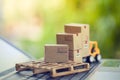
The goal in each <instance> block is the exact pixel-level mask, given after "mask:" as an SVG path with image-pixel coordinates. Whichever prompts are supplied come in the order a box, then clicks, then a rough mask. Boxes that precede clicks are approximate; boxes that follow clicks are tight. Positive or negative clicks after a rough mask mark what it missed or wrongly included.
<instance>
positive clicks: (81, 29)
mask: <svg viewBox="0 0 120 80" xmlns="http://www.w3.org/2000/svg"><path fill="white" fill-rule="evenodd" d="M64 28H65V29H64V30H65V32H66V33H73V34H78V33H79V34H81V35H80V36H79V39H80V42H78V44H81V45H82V48H81V50H82V56H83V57H86V56H88V55H89V25H88V24H66V25H65V26H64ZM79 34H78V35H79ZM81 36H82V37H81Z"/></svg>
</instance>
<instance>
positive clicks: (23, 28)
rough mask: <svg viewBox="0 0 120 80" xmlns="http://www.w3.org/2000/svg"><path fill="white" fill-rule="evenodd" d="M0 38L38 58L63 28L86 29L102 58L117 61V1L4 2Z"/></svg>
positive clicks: (119, 14) (119, 43) (119, 18)
mask: <svg viewBox="0 0 120 80" xmlns="http://www.w3.org/2000/svg"><path fill="white" fill-rule="evenodd" d="M2 3H3V4H2V7H1V8H2V17H1V21H2V23H1V24H2V27H0V34H1V35H3V36H5V37H7V39H8V40H10V41H12V42H13V43H14V44H15V45H17V46H18V47H19V48H21V49H22V50H24V51H26V52H27V53H29V54H31V55H33V56H35V57H36V58H41V57H43V56H44V45H45V44H51V43H56V33H59V32H64V24H67V23H84V24H89V25H90V40H96V41H98V44H99V48H100V49H101V54H102V56H103V58H120V8H119V5H120V0H4V1H3V2H2Z"/></svg>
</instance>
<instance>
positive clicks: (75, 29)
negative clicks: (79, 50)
mask: <svg viewBox="0 0 120 80" xmlns="http://www.w3.org/2000/svg"><path fill="white" fill-rule="evenodd" d="M84 27H89V25H88V24H74V23H72V24H65V25H64V30H65V32H66V33H83V32H84V31H83V29H82V28H84Z"/></svg>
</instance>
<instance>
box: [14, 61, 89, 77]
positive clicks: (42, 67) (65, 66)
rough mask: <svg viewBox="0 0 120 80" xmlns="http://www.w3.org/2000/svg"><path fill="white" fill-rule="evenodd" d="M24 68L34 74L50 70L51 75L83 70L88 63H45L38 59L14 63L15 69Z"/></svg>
mask: <svg viewBox="0 0 120 80" xmlns="http://www.w3.org/2000/svg"><path fill="white" fill-rule="evenodd" d="M25 69H30V70H32V71H33V73H34V74H38V73H43V72H50V73H51V76H52V77H57V76H63V75H68V74H73V73H78V72H83V71H87V70H89V64H88V63H75V62H72V61H70V62H67V63H46V62H40V61H31V62H26V63H19V64H16V70H17V71H22V70H25Z"/></svg>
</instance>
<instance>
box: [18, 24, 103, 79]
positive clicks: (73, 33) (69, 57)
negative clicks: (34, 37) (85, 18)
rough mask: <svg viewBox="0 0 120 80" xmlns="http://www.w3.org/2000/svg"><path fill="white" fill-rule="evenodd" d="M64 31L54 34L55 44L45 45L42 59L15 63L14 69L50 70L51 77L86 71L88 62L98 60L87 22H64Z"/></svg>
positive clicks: (88, 66)
mask: <svg viewBox="0 0 120 80" xmlns="http://www.w3.org/2000/svg"><path fill="white" fill-rule="evenodd" d="M64 28H65V33H58V34H56V39H57V40H56V42H57V44H46V45H45V57H44V61H30V62H25V63H17V64H16V70H17V71H23V70H26V69H30V70H32V71H33V73H34V74H39V73H43V72H50V73H51V76H52V77H57V76H64V75H69V74H73V73H78V72H83V71H88V70H89V69H90V65H89V64H90V63H92V62H95V61H96V62H100V60H101V55H100V50H99V48H98V44H97V42H96V41H89V25H88V24H66V25H65V26H64Z"/></svg>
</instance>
